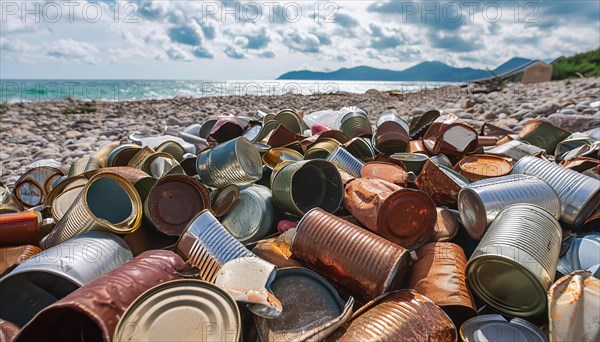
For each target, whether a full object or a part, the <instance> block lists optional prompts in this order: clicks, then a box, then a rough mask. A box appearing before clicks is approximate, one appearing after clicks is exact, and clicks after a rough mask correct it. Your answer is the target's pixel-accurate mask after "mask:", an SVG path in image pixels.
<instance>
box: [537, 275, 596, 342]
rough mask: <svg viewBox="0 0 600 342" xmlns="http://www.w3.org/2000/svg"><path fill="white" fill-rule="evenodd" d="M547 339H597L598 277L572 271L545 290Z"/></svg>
mask: <svg viewBox="0 0 600 342" xmlns="http://www.w3.org/2000/svg"><path fill="white" fill-rule="evenodd" d="M548 306H549V310H548V311H549V312H548V318H549V330H550V341H598V340H600V329H598V322H599V321H600V280H598V278H596V277H594V276H593V275H591V274H590V273H589V272H586V271H575V272H573V273H570V274H568V275H566V276H564V277H562V278H560V279H558V280H557V281H556V282H555V283H554V285H552V287H551V288H550V290H549V291H548Z"/></svg>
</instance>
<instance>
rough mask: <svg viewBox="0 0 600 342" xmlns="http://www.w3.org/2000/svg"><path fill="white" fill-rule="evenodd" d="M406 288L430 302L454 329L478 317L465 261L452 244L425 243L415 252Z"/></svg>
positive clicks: (458, 249)
mask: <svg viewBox="0 0 600 342" xmlns="http://www.w3.org/2000/svg"><path fill="white" fill-rule="evenodd" d="M416 253H417V261H416V262H415V263H414V264H413V266H412V269H411V275H410V278H409V281H408V284H407V287H408V288H410V289H414V290H415V291H417V292H418V293H420V294H422V295H424V296H425V297H427V298H429V299H431V300H432V301H433V302H434V303H436V304H437V305H439V306H440V307H441V308H442V310H444V312H446V314H447V315H448V316H449V317H450V319H452V321H453V322H454V324H455V325H456V326H457V327H460V326H461V325H462V323H463V322H464V321H466V320H467V319H469V318H472V317H475V316H477V307H476V306H475V301H474V300H473V297H472V296H471V293H470V292H469V288H468V286H467V280H466V279H465V267H466V265H467V257H466V256H465V252H464V251H463V249H462V248H461V247H460V246H459V245H457V244H454V243H451V242H436V243H428V244H426V245H425V246H423V247H421V248H419V249H417V251H416Z"/></svg>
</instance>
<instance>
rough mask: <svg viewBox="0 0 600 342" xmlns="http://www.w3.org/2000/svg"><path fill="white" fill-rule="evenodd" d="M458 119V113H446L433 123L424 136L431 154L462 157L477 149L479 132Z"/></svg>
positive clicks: (424, 142)
mask: <svg viewBox="0 0 600 342" xmlns="http://www.w3.org/2000/svg"><path fill="white" fill-rule="evenodd" d="M457 121H458V117H457V116H456V115H454V114H445V115H442V116H440V117H439V118H437V119H436V120H435V121H434V122H433V123H432V124H431V126H430V127H429V129H428V130H427V132H426V133H425V136H424V137H423V144H424V145H425V148H426V149H427V151H429V153H430V154H432V155H435V154H439V153H443V154H445V155H446V156H448V157H453V158H461V157H462V156H464V155H465V154H468V153H470V152H473V151H475V149H476V148H477V146H478V141H477V137H478V134H477V132H476V131H475V130H474V129H473V128H471V127H470V126H467V125H465V124H463V123H460V122H457Z"/></svg>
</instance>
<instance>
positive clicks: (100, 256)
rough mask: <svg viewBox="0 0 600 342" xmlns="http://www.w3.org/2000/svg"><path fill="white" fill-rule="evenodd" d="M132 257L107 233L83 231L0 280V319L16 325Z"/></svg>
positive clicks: (28, 261) (36, 256) (118, 241)
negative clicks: (2, 318) (0, 298)
mask: <svg viewBox="0 0 600 342" xmlns="http://www.w3.org/2000/svg"><path fill="white" fill-rule="evenodd" d="M131 258H132V254H131V252H130V251H129V248H127V245H126V244H125V242H124V241H123V240H122V239H121V238H119V237H117V236H115V235H113V234H110V233H105V232H87V233H84V234H81V235H79V236H77V237H74V238H72V239H70V240H68V241H65V242H63V243H61V244H59V245H57V246H54V247H52V248H49V249H47V250H45V251H43V252H41V253H39V254H36V255H35V256H33V257H31V258H29V259H27V260H26V261H25V262H24V263H22V264H21V265H19V266H18V267H17V268H15V269H14V270H13V271H12V272H10V273H9V274H7V275H6V276H4V277H3V278H2V279H0V296H1V297H2V300H1V301H0V316H1V317H4V318H6V319H7V320H10V321H11V322H14V323H15V324H18V325H21V326H22V325H24V324H25V323H27V322H28V321H29V320H30V319H31V318H32V317H33V316H34V315H35V314H36V313H38V312H39V311H40V310H41V309H43V308H45V307H46V306H48V305H50V304H52V303H54V302H56V301H57V300H58V299H60V298H62V297H64V296H66V295H67V294H69V293H71V292H73V291H74V290H76V289H77V288H79V287H80V286H82V285H83V284H86V283H88V282H89V281H91V280H92V279H94V278H96V277H98V276H100V275H102V274H104V273H106V272H108V271H110V270H112V269H114V268H116V267H118V266H120V265H121V264H123V263H125V262H126V261H127V260H129V259H131Z"/></svg>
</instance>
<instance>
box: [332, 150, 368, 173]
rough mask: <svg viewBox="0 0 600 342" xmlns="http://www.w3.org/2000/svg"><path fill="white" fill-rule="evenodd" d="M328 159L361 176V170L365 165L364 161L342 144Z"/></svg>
mask: <svg viewBox="0 0 600 342" xmlns="http://www.w3.org/2000/svg"><path fill="white" fill-rule="evenodd" d="M326 160H327V161H328V162H330V163H331V164H333V165H335V167H337V168H339V169H341V170H343V171H345V172H347V173H349V174H350V175H352V176H354V177H360V170H361V169H362V168H363V166H364V163H363V162H362V161H360V160H359V159H358V158H356V157H354V156H353V155H352V154H351V153H350V152H348V151H347V150H346V149H345V148H344V147H343V146H342V145H338V147H336V149H335V150H333V152H331V153H330V154H329V156H327V159H326Z"/></svg>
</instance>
